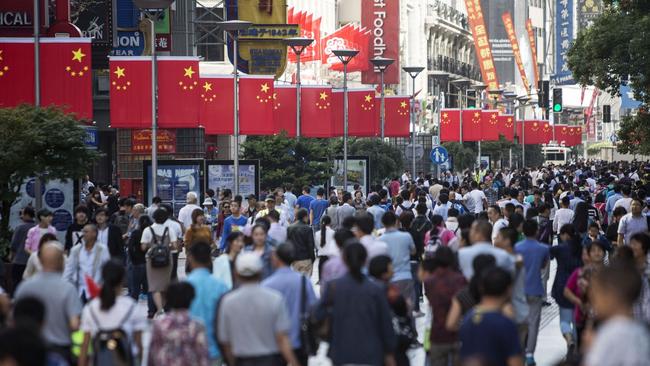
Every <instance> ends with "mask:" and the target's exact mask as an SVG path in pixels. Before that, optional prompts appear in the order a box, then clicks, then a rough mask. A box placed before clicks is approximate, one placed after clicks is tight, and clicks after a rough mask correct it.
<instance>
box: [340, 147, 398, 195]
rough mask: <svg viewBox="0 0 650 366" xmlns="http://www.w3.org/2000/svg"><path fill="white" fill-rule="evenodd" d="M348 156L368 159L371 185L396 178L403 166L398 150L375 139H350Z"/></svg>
mask: <svg viewBox="0 0 650 366" xmlns="http://www.w3.org/2000/svg"><path fill="white" fill-rule="evenodd" d="M341 153H342V151H341ZM349 154H350V155H361V156H367V157H368V158H369V159H370V178H369V179H370V183H371V184H381V183H382V182H383V180H384V179H386V178H392V177H395V176H398V175H399V173H400V171H401V170H402V166H403V164H404V157H403V156H402V151H400V149H398V148H397V147H396V146H393V145H390V144H387V143H385V142H383V141H378V140H377V139H371V138H363V139H352V140H351V142H350V151H349Z"/></svg>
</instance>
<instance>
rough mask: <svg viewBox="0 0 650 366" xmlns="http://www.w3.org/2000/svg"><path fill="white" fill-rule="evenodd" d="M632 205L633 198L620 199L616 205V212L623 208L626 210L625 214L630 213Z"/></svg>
mask: <svg viewBox="0 0 650 366" xmlns="http://www.w3.org/2000/svg"><path fill="white" fill-rule="evenodd" d="M631 204H632V198H630V197H627V198H626V197H623V198H619V199H618V201H616V203H614V210H615V209H616V207H623V208H624V209H625V212H628V213H629V212H630V205H631Z"/></svg>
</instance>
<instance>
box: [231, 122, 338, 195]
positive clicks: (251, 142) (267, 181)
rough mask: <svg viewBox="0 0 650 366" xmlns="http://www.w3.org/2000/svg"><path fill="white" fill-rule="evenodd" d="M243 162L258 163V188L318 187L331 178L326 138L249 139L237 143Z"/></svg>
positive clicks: (270, 137)
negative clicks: (258, 161) (289, 185)
mask: <svg viewBox="0 0 650 366" xmlns="http://www.w3.org/2000/svg"><path fill="white" fill-rule="evenodd" d="M241 146H242V150H243V154H242V157H243V158H244V159H259V160H260V169H261V172H260V181H261V182H260V185H261V186H262V189H271V188H275V187H279V186H280V185H282V184H283V183H293V184H294V186H296V187H301V186H304V185H313V184H322V183H324V182H325V181H326V180H327V179H329V177H330V176H331V171H332V163H331V162H330V161H327V159H328V158H329V157H330V156H332V152H333V151H334V150H333V145H332V143H331V142H330V141H329V140H327V139H308V138H300V139H295V138H289V137H287V135H286V134H285V133H282V134H281V135H275V136H249V137H248V138H246V141H245V142H244V143H243V144H241Z"/></svg>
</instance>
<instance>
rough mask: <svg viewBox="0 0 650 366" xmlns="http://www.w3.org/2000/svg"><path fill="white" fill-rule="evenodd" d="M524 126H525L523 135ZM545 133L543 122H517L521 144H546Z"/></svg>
mask: <svg viewBox="0 0 650 366" xmlns="http://www.w3.org/2000/svg"><path fill="white" fill-rule="evenodd" d="M522 124H523V125H524V126H525V127H524V130H523V133H522V128H521V127H522ZM543 135H544V132H543V130H542V122H541V121H537V120H526V121H523V122H522V121H517V136H518V138H519V143H520V144H521V141H524V144H526V145H535V144H543V143H546V142H545V141H544V136H543Z"/></svg>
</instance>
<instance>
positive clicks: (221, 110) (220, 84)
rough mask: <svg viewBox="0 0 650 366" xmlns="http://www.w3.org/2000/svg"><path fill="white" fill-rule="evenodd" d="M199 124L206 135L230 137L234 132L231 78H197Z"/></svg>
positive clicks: (222, 76) (228, 76)
mask: <svg viewBox="0 0 650 366" xmlns="http://www.w3.org/2000/svg"><path fill="white" fill-rule="evenodd" d="M199 93H200V94H199V97H200V101H199V103H200V108H199V124H200V125H201V126H203V128H205V134H206V135H232V134H233V131H234V126H235V122H234V118H233V116H234V110H233V102H234V97H233V77H232V76H230V75H220V76H205V77H201V78H199Z"/></svg>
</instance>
